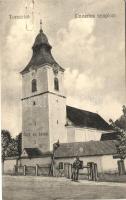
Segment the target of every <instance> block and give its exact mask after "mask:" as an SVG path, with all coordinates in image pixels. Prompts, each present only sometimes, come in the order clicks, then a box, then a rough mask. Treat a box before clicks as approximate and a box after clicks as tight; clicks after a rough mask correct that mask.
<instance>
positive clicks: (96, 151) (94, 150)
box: [55, 140, 117, 158]
mask: <svg viewBox="0 0 126 200" xmlns="http://www.w3.org/2000/svg"><path fill="white" fill-rule="evenodd" d="M116 143H117V141H114V140H108V141H89V142H73V143H62V144H60V146H59V148H58V149H57V150H56V152H55V157H56V158H68V157H75V156H77V155H78V156H100V155H114V154H116V153H117V151H116Z"/></svg>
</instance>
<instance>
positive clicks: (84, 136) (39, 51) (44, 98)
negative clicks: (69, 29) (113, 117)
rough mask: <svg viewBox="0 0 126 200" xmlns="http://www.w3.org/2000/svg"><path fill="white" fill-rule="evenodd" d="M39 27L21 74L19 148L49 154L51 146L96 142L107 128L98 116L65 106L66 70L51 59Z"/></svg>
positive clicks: (44, 36)
mask: <svg viewBox="0 0 126 200" xmlns="http://www.w3.org/2000/svg"><path fill="white" fill-rule="evenodd" d="M51 49H52V46H51V45H50V44H49V42H48V38H47V36H46V35H45V34H44V32H43V30H42V28H40V32H39V34H38V35H37V37H36V38H35V42H34V44H33V47H32V50H33V55H32V58H31V60H30V62H29V63H28V65H27V66H26V67H25V68H24V69H23V70H22V71H21V75H22V83H23V84H22V85H23V88H22V134H23V141H22V149H27V148H38V149H39V150H40V151H42V152H43V153H44V152H50V151H52V148H53V144H54V143H55V142H57V141H58V140H59V142H60V143H71V142H86V141H90V140H94V141H98V140H100V138H101V135H102V134H103V133H108V132H111V127H110V125H109V124H108V123H107V122H106V121H105V120H104V119H103V118H102V117H101V116H100V115H98V114H97V113H92V112H89V111H86V110H81V109H78V108H74V107H70V106H67V105H66V96H65V93H64V73H65V69H64V68H63V67H62V66H60V65H59V64H58V63H57V62H56V61H55V59H54V58H53V56H52V53H51Z"/></svg>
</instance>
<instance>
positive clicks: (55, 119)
mask: <svg viewBox="0 0 126 200" xmlns="http://www.w3.org/2000/svg"><path fill="white" fill-rule="evenodd" d="M48 101H49V134H50V150H52V147H53V144H54V143H55V142H57V140H59V141H60V143H65V142H67V132H66V127H65V123H66V99H65V98H63V97H59V96H56V95H53V94H48Z"/></svg>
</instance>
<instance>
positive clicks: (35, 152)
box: [24, 148, 42, 158]
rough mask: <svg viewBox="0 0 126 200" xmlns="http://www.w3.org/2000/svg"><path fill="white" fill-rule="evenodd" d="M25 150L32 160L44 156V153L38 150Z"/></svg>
mask: <svg viewBox="0 0 126 200" xmlns="http://www.w3.org/2000/svg"><path fill="white" fill-rule="evenodd" d="M24 150H25V152H26V153H27V155H28V157H30V158H33V157H39V156H42V152H41V151H40V150H39V149H38V148H24Z"/></svg>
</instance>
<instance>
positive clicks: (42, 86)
mask: <svg viewBox="0 0 126 200" xmlns="http://www.w3.org/2000/svg"><path fill="white" fill-rule="evenodd" d="M47 68H48V66H44V67H40V68H39V69H37V70H31V71H30V72H29V73H26V74H24V75H23V77H22V98H25V97H29V96H33V95H36V94H39V93H43V92H46V91H48V80H47ZM33 79H36V81H37V91H35V92H32V80H33Z"/></svg>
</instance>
